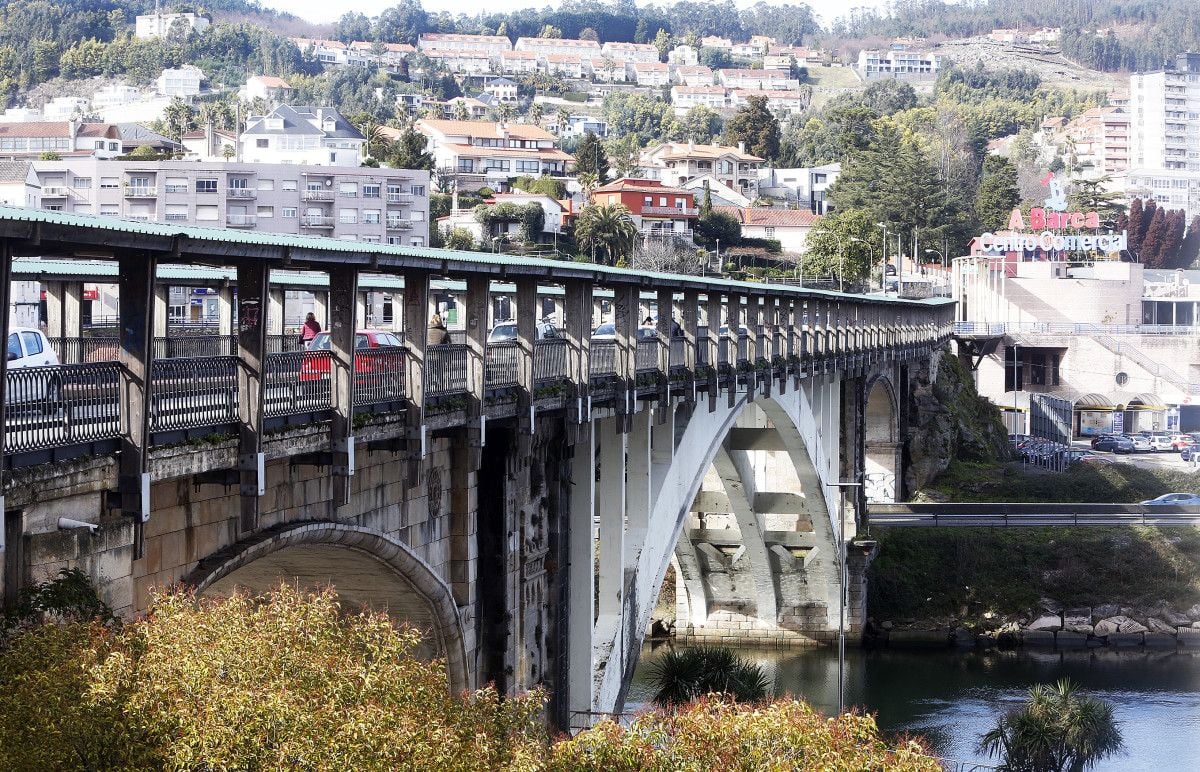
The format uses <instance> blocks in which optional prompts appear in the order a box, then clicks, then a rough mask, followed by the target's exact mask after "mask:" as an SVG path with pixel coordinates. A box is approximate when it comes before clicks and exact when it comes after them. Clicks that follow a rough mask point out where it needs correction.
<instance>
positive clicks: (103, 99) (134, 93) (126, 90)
mask: <svg viewBox="0 0 1200 772" xmlns="http://www.w3.org/2000/svg"><path fill="white" fill-rule="evenodd" d="M141 96H142V92H141V90H140V89H137V88H134V87H133V86H126V85H125V84H124V83H114V84H112V85H109V86H105V87H104V88H102V89H100V90H99V91H96V92H93V93H92V107H93V108H94V109H96V110H103V109H105V108H108V107H116V106H118V105H124V104H128V103H130V102H136V101H137V100H138V99H140V98H141Z"/></svg>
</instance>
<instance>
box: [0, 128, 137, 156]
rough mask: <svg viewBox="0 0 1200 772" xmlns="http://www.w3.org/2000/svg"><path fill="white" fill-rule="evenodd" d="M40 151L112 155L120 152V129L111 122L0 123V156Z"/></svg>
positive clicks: (71, 154) (38, 153) (31, 154)
mask: <svg viewBox="0 0 1200 772" xmlns="http://www.w3.org/2000/svg"><path fill="white" fill-rule="evenodd" d="M43 153H57V154H58V155H60V156H63V157H66V156H95V157H97V158H112V157H113V156H117V155H120V154H121V131H120V129H119V128H117V126H116V124H113V123H80V122H79V121H28V122H25V123H0V159H2V158H37V157H38V156H40V155H42V154H43Z"/></svg>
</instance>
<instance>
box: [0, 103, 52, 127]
mask: <svg viewBox="0 0 1200 772" xmlns="http://www.w3.org/2000/svg"><path fill="white" fill-rule="evenodd" d="M40 120H42V111H41V110H37V109H34V108H32V107H10V108H8V109H7V110H5V111H4V112H3V113H2V114H0V123H28V122H29V121H40Z"/></svg>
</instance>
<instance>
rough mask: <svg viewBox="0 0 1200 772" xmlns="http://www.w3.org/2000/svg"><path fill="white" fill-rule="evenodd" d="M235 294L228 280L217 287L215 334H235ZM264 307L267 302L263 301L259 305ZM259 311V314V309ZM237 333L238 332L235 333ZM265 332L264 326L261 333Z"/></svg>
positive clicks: (239, 283) (264, 333)
mask: <svg viewBox="0 0 1200 772" xmlns="http://www.w3.org/2000/svg"><path fill="white" fill-rule="evenodd" d="M268 273H270V272H269V271H268ZM237 286H239V287H240V286H241V282H238V283H237ZM236 294H237V291H236V290H235V289H234V285H232V284H230V283H229V282H225V283H224V284H222V285H221V286H220V287H219V288H218V289H217V334H218V335H221V336H225V337H228V336H230V335H234V334H235V332H234V329H233V303H234V297H235V296H236ZM264 299H265V296H264ZM266 307H267V303H265V302H264V303H262V304H260V305H259V308H260V309H264V308H266ZM259 313H260V314H261V311H260V312H259ZM264 324H265V322H264ZM237 334H240V333H237ZM266 334H267V332H266V328H265V327H264V328H263V335H266Z"/></svg>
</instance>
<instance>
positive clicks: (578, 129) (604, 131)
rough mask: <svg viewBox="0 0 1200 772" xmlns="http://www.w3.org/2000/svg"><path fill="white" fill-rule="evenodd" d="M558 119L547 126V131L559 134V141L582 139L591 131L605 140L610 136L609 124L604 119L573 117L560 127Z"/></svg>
mask: <svg viewBox="0 0 1200 772" xmlns="http://www.w3.org/2000/svg"><path fill="white" fill-rule="evenodd" d="M556 120H557V119H552V120H551V121H550V122H549V123H547V124H546V130H547V131H549V132H551V133H553V134H557V135H558V138H559V139H574V138H575V137H582V136H583V135H584V134H587V133H588V132H589V131H590V132H592V133H593V134H595V135H596V136H597V137H600V138H602V139H603V138H604V137H607V136H608V122H607V121H605V120H604V119H603V118H593V117H592V116H590V115H572V116H569V117H568V118H567V122H566V123H565V124H563V125H561V126H560V125H558V123H557V122H556Z"/></svg>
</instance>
